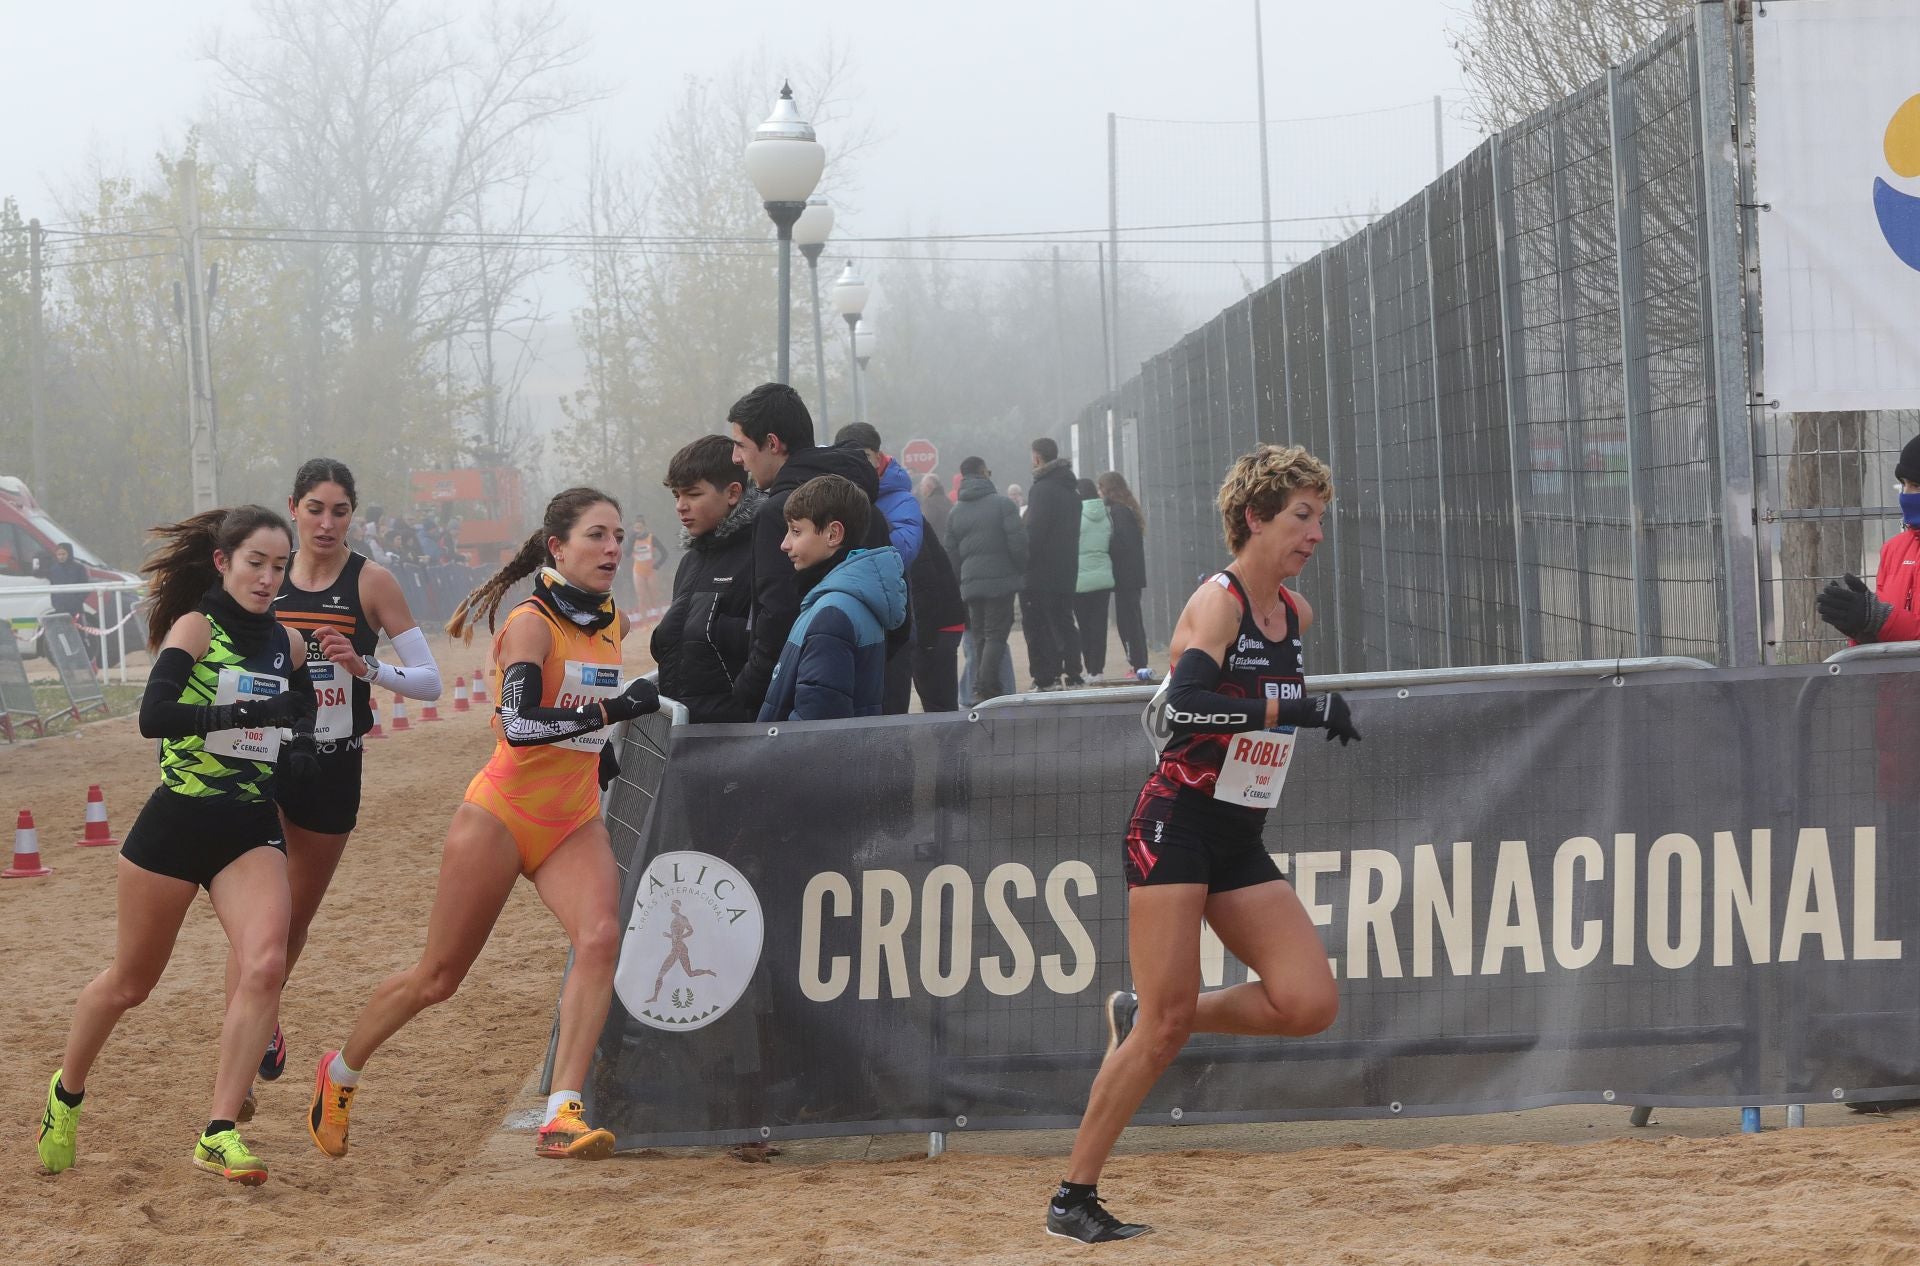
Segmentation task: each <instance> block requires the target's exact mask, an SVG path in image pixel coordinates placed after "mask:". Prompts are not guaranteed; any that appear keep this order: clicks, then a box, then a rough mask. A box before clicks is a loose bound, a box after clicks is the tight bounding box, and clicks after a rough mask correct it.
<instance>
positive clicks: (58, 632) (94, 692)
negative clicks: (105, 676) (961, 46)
mask: <svg viewBox="0 0 1920 1266" xmlns="http://www.w3.org/2000/svg"><path fill="white" fill-rule="evenodd" d="M40 628H41V642H42V644H43V645H44V646H45V647H46V652H47V655H48V657H49V658H51V659H52V660H53V665H54V667H55V668H56V669H58V670H59V672H60V684H61V685H62V686H63V687H65V688H66V692H67V711H68V713H69V714H70V715H71V716H72V717H73V719H74V721H75V723H76V724H77V723H78V722H80V721H81V720H83V719H84V718H85V716H86V714H88V713H90V712H93V711H96V710H97V711H98V712H99V713H100V715H102V716H111V715H112V710H111V709H110V708H108V707H107V696H106V693H105V692H104V691H102V690H101V689H100V678H99V677H98V675H96V674H95V673H94V671H93V660H92V659H91V658H89V657H88V655H87V645H86V641H85V639H83V638H82V637H81V636H80V629H79V626H78V625H76V624H75V623H74V619H73V617H72V616H70V615H68V614H67V613H66V612H64V611H58V612H55V613H53V614H51V615H43V616H41V617H40Z"/></svg>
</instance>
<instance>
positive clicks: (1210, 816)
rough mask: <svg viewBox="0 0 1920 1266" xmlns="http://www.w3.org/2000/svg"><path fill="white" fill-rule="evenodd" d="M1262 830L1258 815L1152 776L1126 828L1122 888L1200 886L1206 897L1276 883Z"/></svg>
mask: <svg viewBox="0 0 1920 1266" xmlns="http://www.w3.org/2000/svg"><path fill="white" fill-rule="evenodd" d="M1265 828H1266V814H1265V813H1264V812H1258V811H1256V812H1253V813H1246V812H1242V811H1239V810H1236V809H1234V808H1232V807H1230V806H1223V805H1217V804H1215V803H1214V801H1213V799H1212V797H1210V796H1206V795H1203V794H1201V793H1200V792H1197V791H1194V790H1192V789H1191V788H1186V787H1177V786H1175V785H1173V784H1172V783H1170V782H1169V781H1167V780H1166V779H1165V778H1163V777H1162V776H1161V775H1160V773H1159V772H1158V771H1155V773H1154V775H1153V776H1152V777H1151V778H1149V779H1147V785H1146V786H1144V787H1142V788H1141V789H1140V799H1139V801H1138V802H1137V803H1135V805H1134V807H1133V818H1132V820H1131V821H1130V822H1128V824H1127V840H1126V850H1125V851H1126V860H1125V869H1126V875H1127V887H1129V888H1140V887H1144V886H1146V885H1149V884H1205V885H1206V887H1207V891H1208V892H1232V891H1233V890H1234V889H1236V888H1251V887H1253V885H1255V884H1264V883H1268V882H1270V881H1272V880H1275V879H1278V878H1280V868H1279V867H1278V866H1276V865H1274V864H1273V858H1271V857H1269V856H1268V855H1267V846H1266V841H1265V838H1264V836H1265Z"/></svg>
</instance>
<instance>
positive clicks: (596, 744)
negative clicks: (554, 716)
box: [553, 659, 620, 755]
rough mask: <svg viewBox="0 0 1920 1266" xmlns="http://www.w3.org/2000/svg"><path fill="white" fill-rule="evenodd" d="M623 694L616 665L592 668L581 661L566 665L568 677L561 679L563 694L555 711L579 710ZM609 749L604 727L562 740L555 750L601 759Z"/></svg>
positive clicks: (592, 665) (555, 700)
mask: <svg viewBox="0 0 1920 1266" xmlns="http://www.w3.org/2000/svg"><path fill="white" fill-rule="evenodd" d="M619 693H620V669H619V666H618V665H615V664H589V663H585V662H584V661H582V660H577V659H570V660H568V661H567V669H566V673H565V674H564V675H563V676H562V677H561V678H560V693H559V695H558V696H557V697H556V698H555V699H554V701H553V706H554V707H556V708H577V707H579V706H580V705H581V704H583V703H588V702H591V701H592V700H595V699H611V698H613V697H614V696H615V695H617V694H619ZM606 745H607V727H604V726H603V727H601V728H600V729H597V730H594V731H592V732H591V733H587V734H576V735H574V736H573V737H572V738H566V739H561V740H560V741H559V742H558V743H555V744H554V746H555V747H570V748H572V749H573V750H574V751H576V752H593V753H594V754H595V755H598V754H599V752H600V749H601V748H603V747H605V746H606Z"/></svg>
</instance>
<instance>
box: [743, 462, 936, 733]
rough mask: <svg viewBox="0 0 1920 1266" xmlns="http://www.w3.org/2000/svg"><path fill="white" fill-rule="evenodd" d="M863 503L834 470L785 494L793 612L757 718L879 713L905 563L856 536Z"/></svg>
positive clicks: (866, 504) (901, 603)
mask: <svg viewBox="0 0 1920 1266" xmlns="http://www.w3.org/2000/svg"><path fill="white" fill-rule="evenodd" d="M872 509H873V506H872V502H870V501H869V500H868V499H867V494H866V493H865V492H864V491H862V490H861V489H860V487H859V486H858V485H857V484H854V483H853V482H852V481H850V480H847V479H843V478H841V477H840V476H839V475H822V476H820V477H819V478H817V479H809V480H808V481H807V482H806V483H804V484H801V485H800V486H799V487H798V488H796V489H794V491H793V494H792V495H791V496H789V497H788V498H787V504H786V506H785V512H786V517H787V535H786V537H785V538H784V539H783V540H782V541H781V542H780V550H781V552H782V553H784V554H785V555H786V556H787V557H788V559H790V560H791V561H792V563H793V568H794V572H795V573H796V578H797V579H798V580H799V582H800V615H799V618H798V619H796V620H795V621H794V622H793V631H792V632H790V633H789V634H787V641H786V645H785V646H783V647H781V649H780V661H779V663H778V664H776V665H775V666H774V670H773V680H772V681H771V682H770V683H769V684H768V686H767V700H766V703H765V704H763V705H762V706H761V708H760V720H762V721H787V720H793V721H824V720H829V719H832V718H835V717H871V716H879V715H880V703H881V696H882V694H883V692H884V688H885V685H886V676H887V632H888V631H889V630H891V629H896V628H899V627H900V625H901V624H902V623H903V622H905V620H906V618H907V580H906V571H905V568H904V567H903V565H902V563H901V560H900V551H899V550H897V549H894V548H893V547H892V546H891V545H888V546H883V547H881V548H879V549H853V548H852V547H851V544H850V543H851V542H853V541H859V540H864V539H865V538H866V531H867V519H868V515H869V514H871V513H872Z"/></svg>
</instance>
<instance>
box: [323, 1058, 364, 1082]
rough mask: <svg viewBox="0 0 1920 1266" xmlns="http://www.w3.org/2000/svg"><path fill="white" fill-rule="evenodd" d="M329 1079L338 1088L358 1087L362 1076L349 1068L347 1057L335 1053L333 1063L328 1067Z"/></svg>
mask: <svg viewBox="0 0 1920 1266" xmlns="http://www.w3.org/2000/svg"><path fill="white" fill-rule="evenodd" d="M327 1079H328V1080H329V1081H331V1082H333V1084H334V1085H336V1086H357V1085H359V1084H360V1074H359V1073H357V1072H355V1071H354V1070H353V1069H351V1068H348V1067H347V1057H346V1056H345V1055H342V1054H341V1053H340V1052H339V1051H335V1052H334V1053H333V1062H332V1063H330V1064H328V1065H327Z"/></svg>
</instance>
